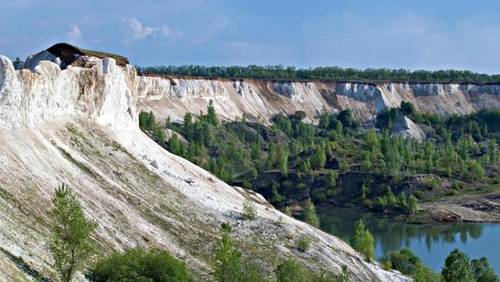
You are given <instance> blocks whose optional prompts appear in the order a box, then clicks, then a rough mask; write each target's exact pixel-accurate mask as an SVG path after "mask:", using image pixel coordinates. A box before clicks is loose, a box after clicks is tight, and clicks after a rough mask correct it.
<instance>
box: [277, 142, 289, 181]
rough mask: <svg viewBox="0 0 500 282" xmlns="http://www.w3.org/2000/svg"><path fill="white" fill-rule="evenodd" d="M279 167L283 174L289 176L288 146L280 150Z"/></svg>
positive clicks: (281, 147)
mask: <svg viewBox="0 0 500 282" xmlns="http://www.w3.org/2000/svg"><path fill="white" fill-rule="evenodd" d="M278 166H279V169H280V171H281V173H282V174H284V175H287V174H288V148H287V147H286V146H280V147H279V148H278Z"/></svg>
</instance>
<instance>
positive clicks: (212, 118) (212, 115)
mask: <svg viewBox="0 0 500 282" xmlns="http://www.w3.org/2000/svg"><path fill="white" fill-rule="evenodd" d="M207 121H208V123H210V124H211V125H213V126H218V125H219V119H218V118H217V113H216V112H215V108H214V101H213V100H210V102H208V108H207Z"/></svg>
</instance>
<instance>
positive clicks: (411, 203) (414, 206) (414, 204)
mask: <svg viewBox="0 0 500 282" xmlns="http://www.w3.org/2000/svg"><path fill="white" fill-rule="evenodd" d="M407 202H408V210H409V211H410V212H411V213H412V214H414V213H416V212H417V210H418V200H417V198H416V197H415V196H414V195H413V194H411V195H410V196H409V197H408V200H407Z"/></svg>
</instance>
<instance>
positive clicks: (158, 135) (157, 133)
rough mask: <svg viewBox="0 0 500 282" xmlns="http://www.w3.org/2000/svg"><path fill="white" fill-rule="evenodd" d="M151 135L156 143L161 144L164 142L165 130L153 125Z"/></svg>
mask: <svg viewBox="0 0 500 282" xmlns="http://www.w3.org/2000/svg"><path fill="white" fill-rule="evenodd" d="M153 137H154V138H155V139H156V141H157V142H158V143H160V144H163V143H164V142H165V131H163V128H160V127H157V126H155V127H154V128H153Z"/></svg>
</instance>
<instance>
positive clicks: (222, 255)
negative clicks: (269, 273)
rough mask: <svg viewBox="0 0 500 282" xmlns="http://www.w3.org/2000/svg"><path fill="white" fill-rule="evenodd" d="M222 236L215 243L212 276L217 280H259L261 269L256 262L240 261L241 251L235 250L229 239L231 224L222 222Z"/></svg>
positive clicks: (240, 281) (226, 281) (243, 281)
mask: <svg viewBox="0 0 500 282" xmlns="http://www.w3.org/2000/svg"><path fill="white" fill-rule="evenodd" d="M221 228H222V238H221V239H220V240H219V241H217V243H216V245H215V254H214V266H215V267H214V268H215V272H214V276H215V280H217V281H219V282H257V281H261V280H262V279H261V275H260V274H261V273H262V269H260V267H259V266H258V265H257V264H254V263H251V262H242V260H241V253H240V252H239V251H238V250H236V248H235V247H234V245H233V241H232V239H231V226H230V225H229V224H228V223H223V224H222V225H221Z"/></svg>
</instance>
